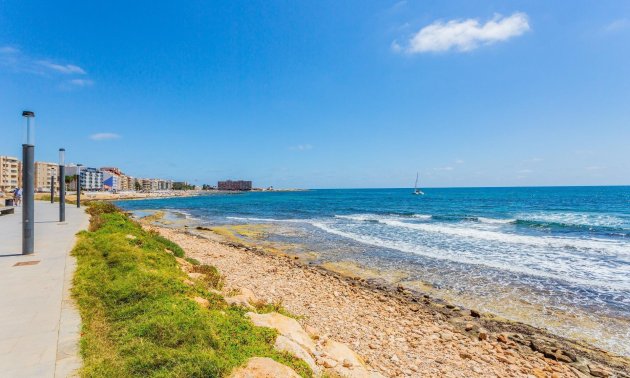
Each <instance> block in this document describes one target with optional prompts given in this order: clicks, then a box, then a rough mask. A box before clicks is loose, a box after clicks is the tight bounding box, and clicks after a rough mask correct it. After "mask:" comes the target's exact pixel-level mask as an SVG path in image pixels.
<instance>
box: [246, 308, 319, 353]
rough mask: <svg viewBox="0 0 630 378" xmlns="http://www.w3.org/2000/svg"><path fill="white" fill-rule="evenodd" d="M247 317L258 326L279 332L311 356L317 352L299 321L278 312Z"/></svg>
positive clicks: (254, 314) (251, 314)
mask: <svg viewBox="0 0 630 378" xmlns="http://www.w3.org/2000/svg"><path fill="white" fill-rule="evenodd" d="M246 316H247V317H249V318H250V319H251V321H252V323H254V325H256V326H259V327H267V328H273V329H275V330H277V331H278V333H280V334H281V335H282V336H285V337H287V338H288V339H290V340H293V341H294V342H296V343H297V344H299V345H300V346H301V347H302V348H304V349H306V351H308V352H309V353H310V354H313V352H314V351H315V343H314V342H313V340H311V338H310V337H309V335H308V334H307V333H306V331H304V330H303V329H302V326H300V323H298V322H297V320H295V319H292V318H289V317H287V316H284V315H282V314H278V313H277V312H272V313H269V314H256V313H254V312H248V313H247V314H246Z"/></svg>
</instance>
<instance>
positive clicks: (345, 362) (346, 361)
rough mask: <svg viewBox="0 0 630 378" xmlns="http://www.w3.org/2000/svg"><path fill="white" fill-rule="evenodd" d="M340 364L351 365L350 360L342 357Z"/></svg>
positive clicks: (346, 366)
mask: <svg viewBox="0 0 630 378" xmlns="http://www.w3.org/2000/svg"><path fill="white" fill-rule="evenodd" d="M341 365H342V366H343V367H345V368H349V367H352V362H350V361H349V360H348V359H345V358H344V359H343V361H341Z"/></svg>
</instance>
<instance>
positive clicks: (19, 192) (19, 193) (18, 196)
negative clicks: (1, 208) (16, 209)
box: [13, 188, 22, 206]
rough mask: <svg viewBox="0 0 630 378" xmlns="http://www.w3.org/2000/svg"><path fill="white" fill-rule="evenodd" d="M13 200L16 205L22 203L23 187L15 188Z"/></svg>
mask: <svg viewBox="0 0 630 378" xmlns="http://www.w3.org/2000/svg"><path fill="white" fill-rule="evenodd" d="M13 202H14V205H15V206H20V203H22V189H21V188H15V191H14V192H13Z"/></svg>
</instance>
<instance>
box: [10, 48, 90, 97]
mask: <svg viewBox="0 0 630 378" xmlns="http://www.w3.org/2000/svg"><path fill="white" fill-rule="evenodd" d="M2 68H5V69H7V70H8V71H9V72H14V73H27V74H34V75H39V76H43V77H47V78H53V79H58V80H59V76H60V75H63V76H66V77H69V78H70V80H68V79H64V81H63V83H61V84H60V85H59V88H61V89H69V88H70V87H87V86H90V85H92V84H94V81H93V80H91V79H87V78H85V75H87V72H86V71H85V70H84V69H83V68H81V67H79V66H77V65H76V64H66V63H59V62H55V61H53V60H50V59H35V58H33V57H31V56H29V55H28V54H25V53H23V52H22V51H21V50H20V49H18V48H16V47H13V46H9V45H5V46H0V69H2ZM77 76H80V77H83V78H82V79H79V78H77Z"/></svg>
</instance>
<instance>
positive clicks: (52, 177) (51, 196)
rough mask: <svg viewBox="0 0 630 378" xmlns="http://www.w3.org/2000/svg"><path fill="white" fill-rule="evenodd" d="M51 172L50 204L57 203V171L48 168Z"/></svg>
mask: <svg viewBox="0 0 630 378" xmlns="http://www.w3.org/2000/svg"><path fill="white" fill-rule="evenodd" d="M48 171H49V172H50V203H55V169H54V168H48Z"/></svg>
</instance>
